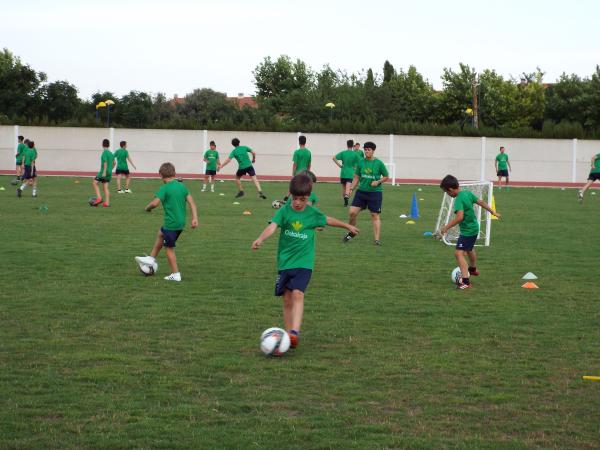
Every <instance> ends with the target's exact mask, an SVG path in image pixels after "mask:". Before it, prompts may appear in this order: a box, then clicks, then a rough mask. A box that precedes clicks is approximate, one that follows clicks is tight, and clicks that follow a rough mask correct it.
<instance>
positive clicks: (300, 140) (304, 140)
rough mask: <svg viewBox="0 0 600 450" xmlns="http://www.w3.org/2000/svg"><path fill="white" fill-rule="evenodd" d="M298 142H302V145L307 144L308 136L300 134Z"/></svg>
mask: <svg viewBox="0 0 600 450" xmlns="http://www.w3.org/2000/svg"><path fill="white" fill-rule="evenodd" d="M298 142H299V143H300V145H305V144H306V136H300V137H299V138H298Z"/></svg>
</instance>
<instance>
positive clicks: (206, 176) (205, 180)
mask: <svg viewBox="0 0 600 450" xmlns="http://www.w3.org/2000/svg"><path fill="white" fill-rule="evenodd" d="M207 183H208V175H206V174H204V184H202V190H203V191H204V190H205V189H206V184H207Z"/></svg>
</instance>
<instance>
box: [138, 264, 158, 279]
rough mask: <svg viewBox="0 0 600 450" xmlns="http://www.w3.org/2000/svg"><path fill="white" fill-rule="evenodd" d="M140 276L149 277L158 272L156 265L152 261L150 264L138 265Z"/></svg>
mask: <svg viewBox="0 0 600 450" xmlns="http://www.w3.org/2000/svg"><path fill="white" fill-rule="evenodd" d="M139 268H140V272H141V273H142V275H144V276H147V277H151V276H152V275H154V274H155V273H156V272H157V271H158V263H157V262H156V261H154V262H153V263H152V264H139Z"/></svg>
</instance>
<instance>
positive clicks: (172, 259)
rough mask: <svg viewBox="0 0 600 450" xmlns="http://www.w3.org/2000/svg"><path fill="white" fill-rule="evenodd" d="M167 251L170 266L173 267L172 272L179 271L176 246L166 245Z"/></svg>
mask: <svg viewBox="0 0 600 450" xmlns="http://www.w3.org/2000/svg"><path fill="white" fill-rule="evenodd" d="M165 253H166V255H167V261H168V262H169V267H171V273H178V272H179V269H178V268H177V256H175V248H174V247H165Z"/></svg>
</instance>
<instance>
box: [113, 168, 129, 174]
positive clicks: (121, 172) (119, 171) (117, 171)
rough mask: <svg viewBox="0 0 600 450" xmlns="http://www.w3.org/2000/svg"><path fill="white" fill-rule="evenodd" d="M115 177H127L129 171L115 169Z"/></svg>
mask: <svg viewBox="0 0 600 450" xmlns="http://www.w3.org/2000/svg"><path fill="white" fill-rule="evenodd" d="M115 174H116V175H121V174H122V175H129V169H117V170H115Z"/></svg>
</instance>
